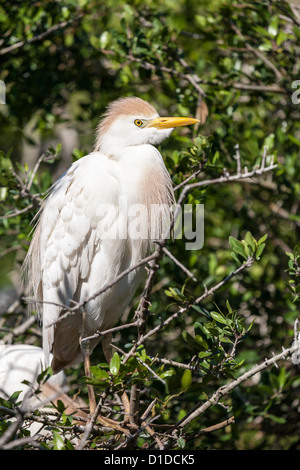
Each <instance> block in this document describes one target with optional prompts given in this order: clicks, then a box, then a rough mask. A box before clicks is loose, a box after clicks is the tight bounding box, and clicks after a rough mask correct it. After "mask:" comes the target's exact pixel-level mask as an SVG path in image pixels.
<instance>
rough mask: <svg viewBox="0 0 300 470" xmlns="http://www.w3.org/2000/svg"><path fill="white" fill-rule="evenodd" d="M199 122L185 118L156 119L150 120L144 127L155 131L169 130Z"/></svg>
mask: <svg viewBox="0 0 300 470" xmlns="http://www.w3.org/2000/svg"><path fill="white" fill-rule="evenodd" d="M197 122H200V121H199V120H198V119H193V118H186V117H158V118H155V119H152V121H150V122H149V123H148V124H147V125H146V126H145V127H156V129H171V128H173V127H179V126H189V125H190V124H196V123H197Z"/></svg>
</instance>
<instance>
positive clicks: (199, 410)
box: [176, 344, 299, 429]
mask: <svg viewBox="0 0 300 470" xmlns="http://www.w3.org/2000/svg"><path fill="white" fill-rule="evenodd" d="M298 349H299V345H297V344H295V345H293V346H291V347H290V348H288V349H284V350H283V351H282V352H281V353H279V354H276V355H274V356H272V357H271V358H270V359H265V360H264V361H263V362H262V363H261V364H259V365H257V366H255V367H253V368H252V369H251V370H249V371H247V372H245V373H244V374H242V375H240V376H239V377H238V378H237V379H235V380H233V381H232V382H230V383H229V384H227V385H225V386H222V387H220V388H219V389H218V390H216V391H215V392H214V393H213V394H212V396H211V397H210V398H209V399H208V400H207V401H205V402H204V403H201V404H198V405H196V406H195V407H194V408H193V410H192V411H191V412H190V413H188V414H187V415H186V416H185V417H184V418H183V419H182V420H180V421H179V422H178V423H177V424H176V428H180V429H182V428H184V427H185V426H186V425H187V424H189V423H190V422H191V421H193V420H194V419H196V418H198V417H199V416H201V415H202V414H203V413H204V412H205V411H206V410H207V409H208V408H210V407H211V406H213V405H216V404H217V403H218V402H219V400H220V399H221V398H222V397H224V396H225V395H228V394H229V393H230V392H231V391H232V390H233V389H234V388H236V387H237V386H238V385H240V384H241V383H243V382H245V381H246V380H248V379H249V378H250V377H253V376H254V375H255V374H257V373H258V372H261V371H263V370H264V369H267V368H268V367H270V366H272V365H274V364H276V363H277V362H279V361H281V360H283V359H286V358H287V357H288V356H290V355H292V354H293V353H294V352H296V351H297V350H298Z"/></svg>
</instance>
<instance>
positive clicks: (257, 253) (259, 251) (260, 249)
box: [256, 243, 266, 259]
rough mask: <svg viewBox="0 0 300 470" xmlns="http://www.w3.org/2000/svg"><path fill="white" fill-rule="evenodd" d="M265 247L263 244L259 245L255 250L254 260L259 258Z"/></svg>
mask: <svg viewBox="0 0 300 470" xmlns="http://www.w3.org/2000/svg"><path fill="white" fill-rule="evenodd" d="M265 246H266V244H265V243H262V244H261V245H259V247H258V248H257V250H256V259H259V258H260V256H261V254H262V252H263V251H264V248H265Z"/></svg>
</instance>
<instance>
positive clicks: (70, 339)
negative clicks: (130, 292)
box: [26, 153, 125, 362]
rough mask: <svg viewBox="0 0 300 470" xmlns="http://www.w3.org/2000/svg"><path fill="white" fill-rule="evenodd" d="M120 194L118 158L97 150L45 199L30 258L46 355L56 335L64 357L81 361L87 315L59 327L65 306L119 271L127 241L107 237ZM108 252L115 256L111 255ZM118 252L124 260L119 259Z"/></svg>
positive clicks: (58, 346) (62, 360)
mask: <svg viewBox="0 0 300 470" xmlns="http://www.w3.org/2000/svg"><path fill="white" fill-rule="evenodd" d="M119 193H120V184H119V181H118V179H117V174H116V172H115V168H114V162H112V161H110V160H109V159H107V158H105V157H103V158H102V156H101V154H99V153H98V154H91V155H88V156H86V157H84V158H82V159H81V160H78V161H77V162H76V163H74V164H73V165H72V166H71V168H70V169H69V171H68V172H67V173H66V174H65V175H64V176H63V177H62V178H61V179H60V180H59V181H58V182H57V183H56V184H55V185H54V187H53V189H52V191H51V194H50V195H49V197H48V198H47V200H46V202H45V204H44V207H43V209H42V213H41V216H40V220H39V224H38V226H37V228H36V231H35V234H34V238H33V240H32V243H31V247H30V251H29V254H28V256H27V261H26V263H27V265H29V269H30V276H31V282H32V287H33V295H34V297H35V299H36V300H37V301H38V302H37V306H38V309H40V310H41V312H42V317H43V347H44V350H45V355H46V357H49V353H50V351H51V349H52V347H53V343H54V334H55V337H57V343H58V344H57V348H56V353H57V355H59V357H60V360H61V362H64V360H65V362H68V360H69V359H70V358H71V359H72V360H74V361H75V362H77V360H78V358H76V354H78V351H79V340H78V336H79V335H80V329H81V318H80V315H78V314H77V315H75V316H72V317H69V319H68V320H66V321H64V322H60V323H58V327H57V328H56V327H54V323H55V322H56V321H57V320H58V318H59V316H60V315H61V314H62V313H64V312H63V308H62V307H60V305H65V306H69V305H70V302H71V301H72V300H74V301H81V300H83V299H84V300H86V299H87V298H89V296H91V295H93V294H95V293H96V292H97V290H99V288H101V287H102V286H103V285H104V284H105V282H107V281H106V280H109V279H110V278H111V277H112V276H113V277H114V276H115V275H117V274H118V270H119V267H120V259H121V258H120V256H119V255H120V253H118V251H119V252H120V250H121V251H122V247H120V246H119V247H118V246H117V243H121V245H122V246H123V245H124V243H125V240H121V241H116V240H113V241H111V240H104V235H105V229H106V228H107V227H109V226H112V225H114V224H115V222H116V220H115V217H114V216H115V213H114V211H113V209H114V208H117V207H118V202H119ZM107 208H111V210H110V211H107V210H106V209H107ZM103 209H105V210H103ZM104 244H106V245H107V246H105V249H104V248H103V245H104ZM109 244H110V247H109ZM108 251H109V252H110V253H111V251H112V253H115V256H111V254H110V255H109V256H108V255H107V253H108ZM117 254H118V256H119V258H118V259H119V261H118V259H117V258H116V259H115V257H116V256H117ZM97 307H99V305H98V306H94V310H95V311H96V310H97ZM90 308H93V305H91V307H90ZM98 310H99V308H98ZM92 314H94V316H95V315H96V312H94V313H93V312H92ZM100 314H101V312H98V315H100ZM98 323H99V319H98ZM92 330H93V328H91V331H92ZM94 331H95V330H94ZM94 331H92V332H94ZM54 352H55V351H54Z"/></svg>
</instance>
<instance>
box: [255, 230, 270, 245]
mask: <svg viewBox="0 0 300 470" xmlns="http://www.w3.org/2000/svg"><path fill="white" fill-rule="evenodd" d="M267 238H268V234H267V233H266V234H265V235H264V236H263V237H261V238H260V239H259V240H258V242H257V244H258V245H261V244H262V243H263V242H264V241H266V239H267Z"/></svg>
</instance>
